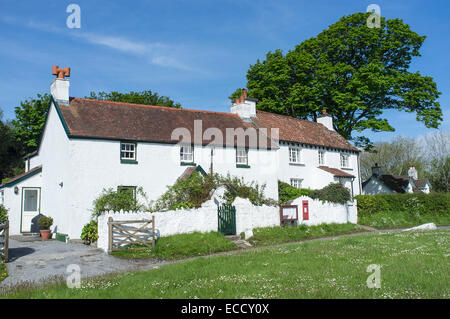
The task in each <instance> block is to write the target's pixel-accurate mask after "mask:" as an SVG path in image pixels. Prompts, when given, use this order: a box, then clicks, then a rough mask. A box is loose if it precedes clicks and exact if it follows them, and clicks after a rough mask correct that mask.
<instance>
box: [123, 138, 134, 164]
mask: <svg viewBox="0 0 450 319" xmlns="http://www.w3.org/2000/svg"><path fill="white" fill-rule="evenodd" d="M136 146H137V145H136V143H128V142H121V143H120V161H121V163H132V164H135V163H137V161H136Z"/></svg>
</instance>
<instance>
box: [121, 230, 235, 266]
mask: <svg viewBox="0 0 450 319" xmlns="http://www.w3.org/2000/svg"><path fill="white" fill-rule="evenodd" d="M236 248H237V247H236V245H235V244H234V243H232V242H230V241H229V240H227V239H226V238H225V237H224V236H223V235H222V234H221V233H218V232H209V233H200V232H194V233H190V234H178V235H173V236H167V237H161V238H159V239H158V240H157V241H156V246H155V249H149V248H146V247H142V246H135V247H130V248H127V249H123V250H119V251H115V252H113V253H112V255H113V256H115V257H119V258H128V259H140V258H158V259H167V260H171V259H181V258H189V257H195V256H202V255H209V254H212V253H216V252H221V251H228V250H233V249H236Z"/></svg>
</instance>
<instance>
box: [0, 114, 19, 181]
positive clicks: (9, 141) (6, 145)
mask: <svg viewBox="0 0 450 319" xmlns="http://www.w3.org/2000/svg"><path fill="white" fill-rule="evenodd" d="M2 116H3V112H2V111H1V110H0V141H1V143H0V184H2V182H3V181H4V179H5V178H6V177H11V176H13V175H17V174H18V173H20V172H21V170H22V169H23V168H22V166H23V162H22V156H21V148H20V147H21V144H20V143H18V142H17V140H16V138H15V136H14V132H13V129H12V127H11V125H10V123H8V122H4V121H3V120H2Z"/></svg>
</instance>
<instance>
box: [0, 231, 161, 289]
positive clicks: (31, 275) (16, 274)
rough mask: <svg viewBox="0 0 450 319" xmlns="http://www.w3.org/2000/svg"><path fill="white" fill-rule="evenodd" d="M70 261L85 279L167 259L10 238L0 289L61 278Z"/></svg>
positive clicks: (68, 244)
mask: <svg viewBox="0 0 450 319" xmlns="http://www.w3.org/2000/svg"><path fill="white" fill-rule="evenodd" d="M71 264H76V265H78V266H79V267H80V270H81V278H87V277H92V276H98V275H104V274H108V273H116V272H119V271H127V270H130V271H131V270H139V269H151V268H154V267H158V266H162V265H165V264H168V262H161V261H158V260H154V259H146V260H125V259H119V258H115V257H112V256H109V255H108V254H106V253H104V252H103V251H102V250H101V249H97V248H92V247H89V246H86V245H83V244H77V243H63V242H59V241H55V240H49V241H41V240H40V239H37V240H35V241H26V242H24V241H18V240H14V239H11V238H10V241H9V262H8V263H7V264H6V267H7V269H8V277H6V278H5V280H3V281H2V282H1V283H0V288H5V287H11V286H16V285H19V284H24V283H30V284H32V283H34V284H36V283H40V282H46V281H48V280H52V279H53V280H54V279H65V278H67V276H68V275H69V274H70V273H68V272H67V266H69V265H71ZM58 277H59V278H58Z"/></svg>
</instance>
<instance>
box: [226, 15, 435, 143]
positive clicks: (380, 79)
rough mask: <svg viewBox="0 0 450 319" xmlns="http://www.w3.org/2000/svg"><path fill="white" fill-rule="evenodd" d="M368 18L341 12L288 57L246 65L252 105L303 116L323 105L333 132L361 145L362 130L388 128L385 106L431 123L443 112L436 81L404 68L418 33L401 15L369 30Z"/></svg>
mask: <svg viewBox="0 0 450 319" xmlns="http://www.w3.org/2000/svg"><path fill="white" fill-rule="evenodd" d="M369 15H370V13H356V14H352V15H349V16H344V17H342V18H341V19H340V20H339V21H337V22H336V23H334V24H333V25H331V26H329V28H328V29H326V30H324V31H322V32H321V33H320V34H318V35H317V36H316V37H313V38H310V39H308V40H305V41H303V42H302V43H300V44H299V45H297V46H296V47H295V49H294V50H292V51H289V52H288V53H287V54H283V52H282V51H281V50H275V51H274V52H269V53H267V55H266V58H265V60H263V61H260V60H258V61H257V62H256V63H255V64H254V65H251V66H250V68H249V70H248V72H247V88H248V95H249V96H251V97H253V98H257V99H259V102H258V104H257V108H258V109H261V110H265V111H268V112H273V113H280V114H285V115H289V116H293V117H299V118H304V119H310V120H316V118H317V116H318V115H319V114H320V112H321V111H322V109H326V110H327V112H328V113H329V114H330V115H331V116H332V117H333V120H334V121H333V124H334V128H335V129H336V130H337V132H339V133H340V134H341V135H342V136H344V137H345V138H346V139H354V141H355V143H356V144H357V145H360V146H366V147H368V146H370V145H371V142H370V140H369V139H368V138H367V137H365V136H363V135H362V134H363V133H362V132H363V131H365V130H371V131H374V132H380V131H394V128H393V127H392V126H391V125H390V124H389V121H388V120H387V119H386V118H383V112H384V111H386V110H397V111H405V112H411V113H415V114H416V119H417V121H420V122H423V123H424V124H425V126H426V127H428V128H437V127H438V126H439V124H440V122H441V121H442V110H441V107H440V105H439V103H438V102H437V99H438V97H439V95H440V92H439V91H438V89H437V85H436V83H435V82H434V80H433V79H432V78H431V77H429V76H423V75H421V74H420V73H419V72H409V71H408V69H409V67H410V64H411V62H412V59H413V58H414V57H418V56H420V53H419V50H420V48H421V46H422V43H423V41H424V40H425V36H421V35H418V34H417V33H415V32H414V31H412V30H411V29H410V27H409V26H408V25H407V24H405V23H404V22H403V21H402V20H401V19H390V20H387V19H385V18H383V17H382V18H381V27H380V28H372V29H371V28H368V27H367V25H366V21H367V18H368V16H369ZM238 95H239V94H238V92H235V93H233V94H232V95H231V96H230V98H236V97H237V96H238ZM355 133H358V135H360V136H358V137H356V136H355Z"/></svg>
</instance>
